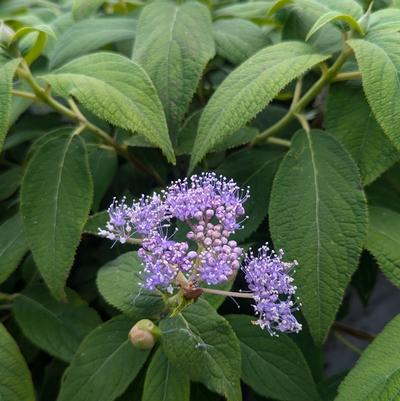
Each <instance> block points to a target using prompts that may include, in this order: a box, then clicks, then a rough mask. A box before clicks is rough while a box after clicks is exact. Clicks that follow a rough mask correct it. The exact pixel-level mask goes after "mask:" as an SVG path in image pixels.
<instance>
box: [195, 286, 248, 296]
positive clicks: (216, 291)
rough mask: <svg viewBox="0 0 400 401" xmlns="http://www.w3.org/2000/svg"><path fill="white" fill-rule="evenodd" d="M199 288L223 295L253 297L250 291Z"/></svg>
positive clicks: (205, 291)
mask: <svg viewBox="0 0 400 401" xmlns="http://www.w3.org/2000/svg"><path fill="white" fill-rule="evenodd" d="M201 290H202V291H203V292H204V293H206V294H214V295H222V296H224V297H234V298H247V299H253V294H252V293H245V292H234V291H224V290H216V289H214V288H201Z"/></svg>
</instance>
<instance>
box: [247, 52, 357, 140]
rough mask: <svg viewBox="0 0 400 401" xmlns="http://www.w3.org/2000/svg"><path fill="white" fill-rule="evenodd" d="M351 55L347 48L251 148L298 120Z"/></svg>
mask: <svg viewBox="0 0 400 401" xmlns="http://www.w3.org/2000/svg"><path fill="white" fill-rule="evenodd" d="M351 53H352V50H351V49H350V48H349V47H346V48H345V49H344V50H343V51H342V52H341V53H340V55H339V57H338V58H337V59H336V61H335V62H334V63H333V64H332V66H331V67H330V68H328V70H326V72H325V73H324V74H323V75H322V76H321V77H320V78H319V79H318V81H317V82H315V83H314V85H313V86H312V87H311V88H310V89H309V90H308V91H307V92H306V93H305V94H304V95H303V96H302V97H301V98H300V99H299V101H298V102H296V104H294V105H293V107H291V108H290V109H289V111H288V112H287V114H285V115H284V116H283V117H282V118H281V119H280V120H279V121H278V122H276V123H275V124H274V125H272V126H271V127H269V128H268V129H266V130H265V131H264V132H262V133H260V134H259V135H257V136H256V138H255V139H254V140H253V142H251V144H250V146H253V145H256V144H259V143H263V142H265V141H266V140H267V139H268V138H269V137H271V136H273V135H274V134H276V133H277V132H279V131H280V130H281V129H283V128H284V127H286V126H287V125H288V124H289V123H290V122H291V121H292V120H293V119H294V118H296V115H297V114H299V113H300V112H301V111H302V110H303V109H304V108H305V107H306V106H307V105H308V104H309V103H310V102H311V101H312V100H313V99H314V98H315V97H316V96H317V95H318V93H319V92H320V91H321V90H322V89H323V88H324V87H325V85H327V84H328V83H329V82H331V81H332V80H333V79H334V77H335V76H336V75H337V73H338V72H339V70H340V69H341V68H342V66H343V64H344V63H345V62H346V60H347V59H348V58H349V57H350V55H351Z"/></svg>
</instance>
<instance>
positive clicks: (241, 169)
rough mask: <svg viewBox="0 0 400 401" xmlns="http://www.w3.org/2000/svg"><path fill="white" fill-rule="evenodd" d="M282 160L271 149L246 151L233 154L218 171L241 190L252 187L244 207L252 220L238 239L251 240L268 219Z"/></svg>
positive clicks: (246, 222) (236, 236)
mask: <svg viewBox="0 0 400 401" xmlns="http://www.w3.org/2000/svg"><path fill="white" fill-rule="evenodd" d="M282 156H283V153H282V152H279V151H274V150H269V149H251V150H249V149H245V150H242V151H239V152H236V153H233V154H232V155H230V156H229V157H227V158H226V159H225V161H224V162H223V163H222V164H221V165H220V166H219V167H218V172H219V173H221V174H222V175H224V176H226V177H229V178H233V179H234V180H235V181H236V182H238V183H239V185H240V187H242V188H246V187H247V186H249V187H250V198H249V199H248V200H247V201H246V203H245V208H246V214H247V215H248V216H249V218H248V219H247V220H246V221H245V222H244V223H243V226H244V227H243V229H242V230H239V231H237V233H236V234H235V239H237V240H239V241H243V240H244V239H246V238H247V237H249V235H250V234H252V233H253V232H254V231H256V230H257V228H258V227H259V226H260V224H261V223H262V221H263V220H264V218H265V216H266V215H267V211H268V204H269V196H270V193H271V187H272V180H273V179H274V177H275V173H276V170H277V168H278V165H279V162H280V161H281V159H282Z"/></svg>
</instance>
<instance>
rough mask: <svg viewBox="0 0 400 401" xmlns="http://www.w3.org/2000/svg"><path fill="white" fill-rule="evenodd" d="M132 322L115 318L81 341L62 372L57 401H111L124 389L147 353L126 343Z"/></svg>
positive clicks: (137, 371) (120, 317) (139, 367)
mask: <svg viewBox="0 0 400 401" xmlns="http://www.w3.org/2000/svg"><path fill="white" fill-rule="evenodd" d="M133 323H134V321H132V320H131V319H129V318H127V317H125V316H118V317H116V318H113V319H111V320H109V321H108V322H106V323H104V324H102V325H101V326H99V327H98V328H97V329H95V330H93V331H92V332H91V333H90V334H89V335H88V336H87V337H86V338H85V340H84V341H83V342H82V344H81V345H80V347H79V349H78V351H77V353H76V355H75V356H74V358H73V359H72V362H71V364H70V365H69V367H68V369H67V370H66V372H65V375H64V380H63V382H62V384H61V391H60V394H59V396H58V398H57V401H114V400H115V399H116V398H117V397H118V396H119V395H121V394H122V393H123V392H124V391H125V390H126V389H127V387H128V386H129V384H130V383H131V381H132V380H133V379H134V378H135V377H136V375H137V374H138V373H139V371H140V369H141V368H142V366H143V364H144V363H145V361H146V359H147V356H148V354H149V352H148V351H142V350H139V349H138V348H134V346H133V345H132V344H131V342H130V341H129V339H128V333H129V330H130V329H131V327H132V326H133Z"/></svg>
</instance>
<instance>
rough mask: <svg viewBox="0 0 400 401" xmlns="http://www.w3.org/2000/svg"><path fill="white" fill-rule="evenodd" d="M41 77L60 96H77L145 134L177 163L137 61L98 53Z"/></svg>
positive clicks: (118, 123)
mask: <svg viewBox="0 0 400 401" xmlns="http://www.w3.org/2000/svg"><path fill="white" fill-rule="evenodd" d="M42 78H43V79H45V80H46V81H47V82H48V83H49V84H50V85H51V86H52V87H53V89H54V90H55V91H56V92H58V93H59V94H60V95H62V96H65V97H67V96H73V97H75V98H77V99H78V100H79V102H81V103H82V105H83V106H84V107H86V108H87V109H88V110H89V111H91V112H92V113H93V114H95V115H96V116H98V117H100V118H102V119H105V120H107V121H109V122H110V123H112V124H114V125H116V126H118V127H121V128H125V129H127V130H129V131H137V132H139V133H141V134H143V135H144V136H146V138H147V139H148V140H149V141H150V142H152V143H154V144H155V145H156V146H158V147H160V148H161V149H162V150H163V152H164V154H165V155H166V157H167V158H168V160H169V161H171V162H175V156H174V152H173V149H172V144H171V141H170V139H169V136H168V129H167V125H166V122H165V116H164V112H163V110H162V105H161V103H160V100H159V98H158V96H157V93H156V90H155V88H154V86H153V84H152V82H151V81H150V78H149V77H148V76H147V74H146V72H145V71H144V70H143V69H142V68H141V67H140V66H139V65H138V64H136V63H134V62H132V61H130V60H128V59H127V58H125V57H123V56H120V55H118V54H114V53H96V54H90V55H87V56H83V57H80V58H78V59H76V60H74V61H71V62H69V63H68V64H66V65H65V66H63V67H62V68H61V69H59V70H57V71H56V72H55V73H54V74H49V75H45V76H43V77H42Z"/></svg>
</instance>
